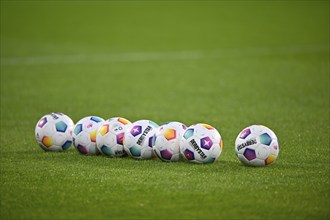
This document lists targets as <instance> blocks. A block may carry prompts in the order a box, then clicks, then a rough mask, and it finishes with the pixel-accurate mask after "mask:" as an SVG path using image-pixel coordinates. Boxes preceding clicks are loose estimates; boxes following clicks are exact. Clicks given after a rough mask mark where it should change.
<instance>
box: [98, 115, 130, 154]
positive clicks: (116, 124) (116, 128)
mask: <svg viewBox="0 0 330 220" xmlns="http://www.w3.org/2000/svg"><path fill="white" fill-rule="evenodd" d="M130 124H131V122H130V121H128V120H127V119H125V118H119V117H116V118H110V119H108V120H106V121H105V122H103V124H102V126H101V127H100V128H99V130H98V132H97V135H96V146H97V148H98V150H99V151H100V152H101V153H102V154H104V155H106V156H109V157H122V156H124V155H125V154H126V152H125V150H124V145H123V141H124V134H125V130H126V129H127V126H128V125H130Z"/></svg>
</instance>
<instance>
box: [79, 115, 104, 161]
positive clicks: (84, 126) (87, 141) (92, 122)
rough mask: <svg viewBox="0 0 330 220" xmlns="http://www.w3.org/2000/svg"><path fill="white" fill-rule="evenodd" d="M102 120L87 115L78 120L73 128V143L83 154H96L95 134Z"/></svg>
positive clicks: (97, 152)
mask: <svg viewBox="0 0 330 220" xmlns="http://www.w3.org/2000/svg"><path fill="white" fill-rule="evenodd" d="M103 122H104V119H103V118H100V117H97V116H88V117H85V118H83V119H81V120H79V121H78V122H77V123H76V125H75V127H74V129H73V134H72V137H73V145H74V146H75V148H76V149H77V151H78V152H79V153H81V154H84V155H97V154H99V151H98V150H97V147H96V134H97V131H98V129H99V127H100V126H101V125H102V123H103Z"/></svg>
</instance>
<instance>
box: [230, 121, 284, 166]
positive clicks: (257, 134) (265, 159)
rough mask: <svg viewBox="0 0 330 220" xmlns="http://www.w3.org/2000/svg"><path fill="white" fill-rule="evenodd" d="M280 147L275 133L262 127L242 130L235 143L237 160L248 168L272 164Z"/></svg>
mask: <svg viewBox="0 0 330 220" xmlns="http://www.w3.org/2000/svg"><path fill="white" fill-rule="evenodd" d="M279 151H280V146H279V143H278V139H277V137H276V135H275V133H274V132H273V131H272V130H270V129H269V128H267V127H265V126H263V125H252V126H249V127H247V128H244V129H243V130H242V131H241V132H240V133H239V134H238V136H237V138H236V141H235V152H236V155H237V158H238V159H239V160H240V161H241V162H242V163H243V164H245V165H248V166H267V165H269V164H272V163H274V161H275V160H276V158H277V156H278V153H279Z"/></svg>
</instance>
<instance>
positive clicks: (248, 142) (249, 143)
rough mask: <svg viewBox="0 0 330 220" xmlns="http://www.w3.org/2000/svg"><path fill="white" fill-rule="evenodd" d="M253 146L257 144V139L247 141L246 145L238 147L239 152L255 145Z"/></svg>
mask: <svg viewBox="0 0 330 220" xmlns="http://www.w3.org/2000/svg"><path fill="white" fill-rule="evenodd" d="M253 144H257V139H251V140H248V141H246V142H245V143H242V144H239V145H237V150H238V151H239V150H242V149H243V148H245V147H247V146H250V145H253Z"/></svg>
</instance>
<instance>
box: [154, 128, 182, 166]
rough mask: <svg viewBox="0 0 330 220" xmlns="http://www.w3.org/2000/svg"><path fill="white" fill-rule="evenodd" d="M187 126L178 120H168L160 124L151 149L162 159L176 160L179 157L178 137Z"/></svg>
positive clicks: (179, 137)
mask: <svg viewBox="0 0 330 220" xmlns="http://www.w3.org/2000/svg"><path fill="white" fill-rule="evenodd" d="M186 129H187V127H186V126H185V125H184V124H182V123H180V122H168V123H165V124H163V125H161V126H160V127H159V128H158V129H157V132H156V142H155V145H154V147H153V150H154V152H155V154H156V156H157V157H158V158H160V159H161V160H162V161H167V162H170V161H178V160H179V159H180V139H181V138H182V135H183V134H184V132H185V130H186Z"/></svg>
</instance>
